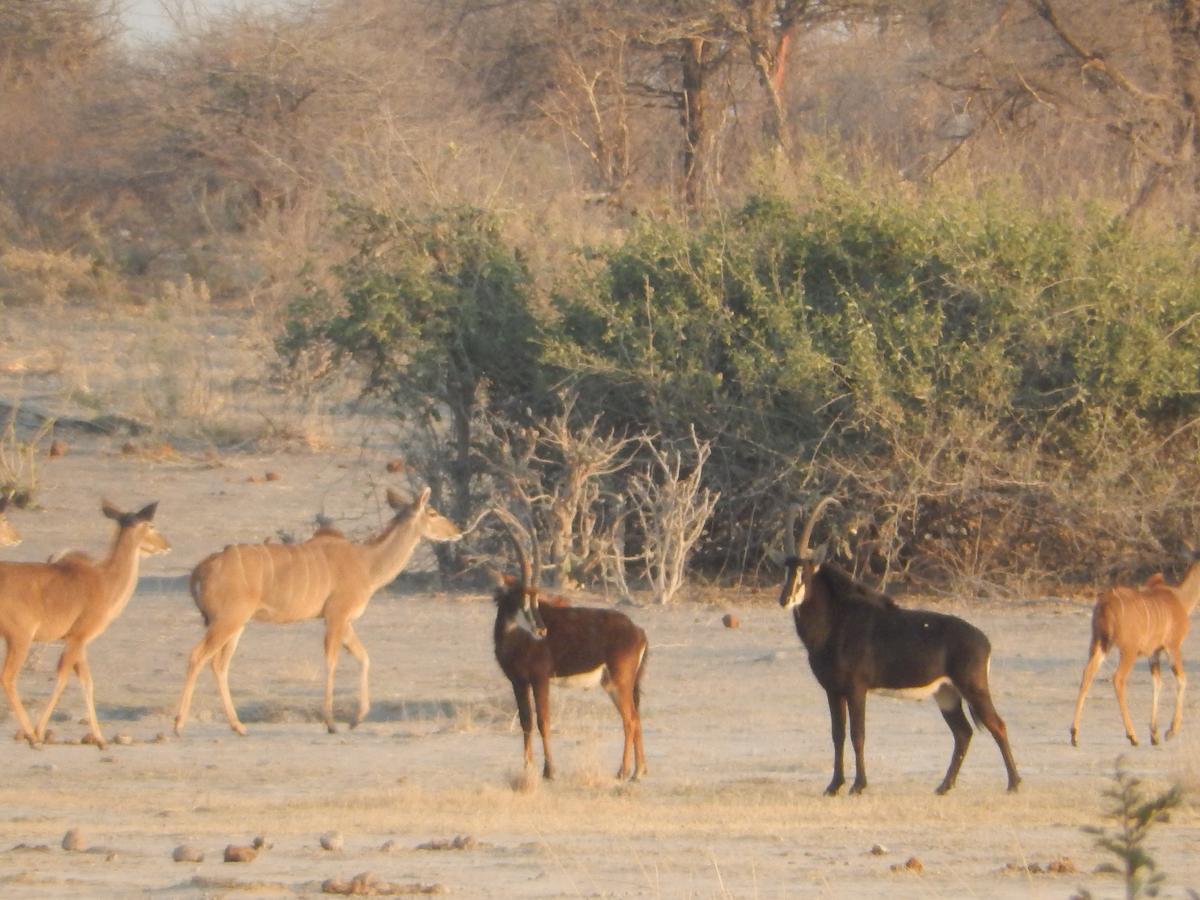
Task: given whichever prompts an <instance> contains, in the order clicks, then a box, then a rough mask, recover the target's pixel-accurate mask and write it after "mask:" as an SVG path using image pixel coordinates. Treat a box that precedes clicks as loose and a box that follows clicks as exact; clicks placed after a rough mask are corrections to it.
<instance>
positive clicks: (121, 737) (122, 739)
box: [113, 734, 133, 747]
mask: <svg viewBox="0 0 1200 900" xmlns="http://www.w3.org/2000/svg"><path fill="white" fill-rule="evenodd" d="M113 743H114V744H118V745H120V746H122V747H128V746H129V745H130V744H132V743H133V738H132V737H130V736H129V735H127V734H118V735H117V736H116V737H115V738H113Z"/></svg>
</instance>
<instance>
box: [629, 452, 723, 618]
mask: <svg viewBox="0 0 1200 900" xmlns="http://www.w3.org/2000/svg"><path fill="white" fill-rule="evenodd" d="M643 445H644V450H645V452H646V453H647V454H649V456H650V462H649V463H648V464H647V465H646V467H645V468H644V469H643V470H642V471H641V472H639V473H637V474H636V475H634V476H633V477H632V478H631V479H630V480H629V483H628V486H627V491H628V494H629V498H630V505H631V507H632V514H633V515H634V516H636V517H637V521H638V525H639V530H640V532H641V536H642V558H643V560H644V563H645V566H646V574H647V577H648V578H649V580H650V585H651V589H652V590H653V592H654V599H655V601H656V602H658V603H669V602H671V600H672V599H674V597H675V595H676V594H677V593H679V590H680V588H682V587H683V584H684V576H685V573H686V567H687V561H688V558H689V556H690V555H691V552H692V550H693V548H694V547H695V546H696V542H697V541H699V540H700V537H701V535H702V534H703V533H704V527H705V525H707V524H708V519H709V517H710V516H711V515H712V511H713V509H714V507H715V506H716V505H717V500H719V499H720V496H721V495H720V494H719V493H718V492H716V491H711V490H709V489H708V488H707V487H704V486H703V475H704V464H705V462H707V461H708V457H709V455H710V454H711V452H712V448H711V445H710V443H709V442H708V441H702V440H700V439H699V438H698V437H697V436H696V432H695V429H692V432H691V447H690V449H689V450H687V451H684V450H677V449H672V448H663V447H659V446H657V445H656V444H655V443H654V442H653V441H652V440H650V439H646V440H645V441H644V442H643Z"/></svg>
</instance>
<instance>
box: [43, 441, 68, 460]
mask: <svg viewBox="0 0 1200 900" xmlns="http://www.w3.org/2000/svg"><path fill="white" fill-rule="evenodd" d="M46 455H47V456H49V457H50V458H51V459H58V458H59V457H60V456H66V455H67V442H66V441H61V440H58V439H57V438H55V439H54V440H52V441H51V442H50V449H49V450H48V451H47V453H46Z"/></svg>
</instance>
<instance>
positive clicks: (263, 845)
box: [250, 834, 274, 850]
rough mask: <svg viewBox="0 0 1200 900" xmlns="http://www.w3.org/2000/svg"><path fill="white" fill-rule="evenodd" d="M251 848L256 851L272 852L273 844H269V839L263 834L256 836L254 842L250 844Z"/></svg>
mask: <svg viewBox="0 0 1200 900" xmlns="http://www.w3.org/2000/svg"><path fill="white" fill-rule="evenodd" d="M250 846H251V847H253V848H254V849H255V850H270V849H271V847H272V846H274V845H273V844H268V843H267V839H266V838H265V837H263V836H262V835H261V834H259V835H255V837H254V840H252V841H251V842H250Z"/></svg>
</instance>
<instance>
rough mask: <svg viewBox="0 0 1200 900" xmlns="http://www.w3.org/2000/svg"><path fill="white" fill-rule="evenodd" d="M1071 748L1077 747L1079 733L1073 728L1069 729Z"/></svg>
mask: <svg viewBox="0 0 1200 900" xmlns="http://www.w3.org/2000/svg"><path fill="white" fill-rule="evenodd" d="M1071 746H1072V747H1078V746H1079V733H1078V732H1077V731H1076V730H1075V729H1074V728H1072V729H1071Z"/></svg>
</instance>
